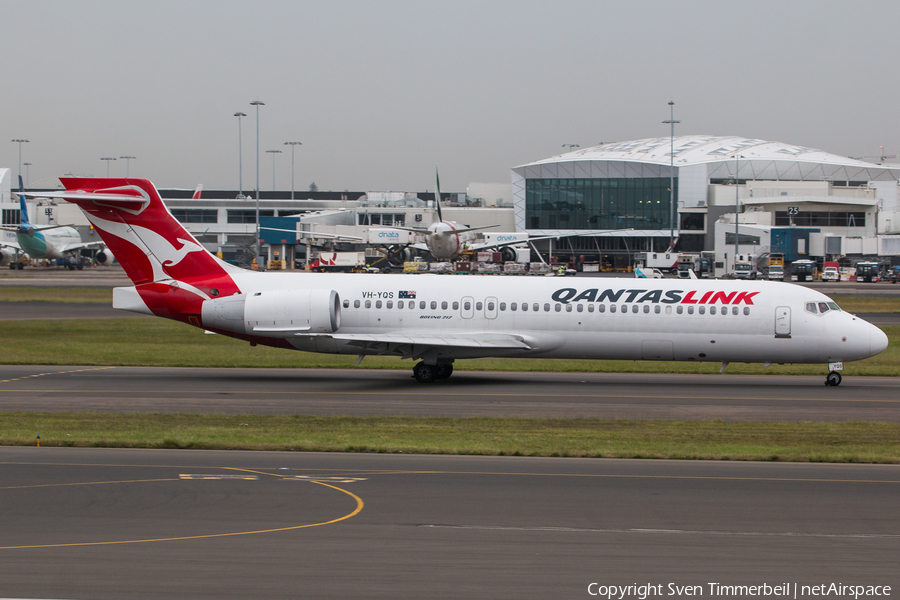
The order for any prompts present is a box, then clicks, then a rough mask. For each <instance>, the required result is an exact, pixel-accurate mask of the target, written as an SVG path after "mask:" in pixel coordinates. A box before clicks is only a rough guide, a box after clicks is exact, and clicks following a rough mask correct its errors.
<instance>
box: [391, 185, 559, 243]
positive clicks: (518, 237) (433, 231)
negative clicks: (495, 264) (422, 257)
mask: <svg viewBox="0 0 900 600" xmlns="http://www.w3.org/2000/svg"><path fill="white" fill-rule="evenodd" d="M435 181H436V183H437V186H436V188H435V189H436V192H435V195H434V207H435V210H436V212H437V220H436V221H434V222H433V223H431V224H430V225H429V226H428V227H400V226H396V225H391V226H386V227H385V228H386V229H399V230H401V231H410V232H412V233H417V234H420V235H422V236H423V237H424V238H425V241H424V242H422V243H416V244H410V245H409V247H410V248H415V249H417V250H423V251H427V252H430V253H431V255H432V256H433V257H434V258H436V259H437V260H439V261H452V260H455V259H456V258H457V257H458V256H459V255H460V253H462V252H465V251H471V252H480V251H483V250H497V249H500V250H501V251H503V252H504V257H503V258H504V261H514V260H515V258H516V253H515V251H514V250H512V249H511V248H510V249H509V250H507V247H509V246H517V245H519V244H522V243H525V242H529V241H537V240H544V239H547V238H548V237H555V236H544V237H529V236H528V235H523V234H515V233H509V234H499V235H497V236H496V239H495V240H494V241H490V242H476V241H475V238H473V237H472V236H471V235H470V234H471V232H473V231H481V230H484V229H493V228H494V227H497V225H484V226H482V227H468V226H465V225H460V224H459V223H457V222H456V221H445V220H444V217H443V215H442V214H441V179H440V176H439V175H438V174H437V171H435ZM406 258H410V259H411V254H410V255H407V256H406Z"/></svg>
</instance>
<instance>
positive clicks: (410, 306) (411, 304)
mask: <svg viewBox="0 0 900 600" xmlns="http://www.w3.org/2000/svg"><path fill="white" fill-rule="evenodd" d="M422 304H424V302H423V303H422ZM415 308H416V303H415V302H410V303H409V310H413V309H415Z"/></svg>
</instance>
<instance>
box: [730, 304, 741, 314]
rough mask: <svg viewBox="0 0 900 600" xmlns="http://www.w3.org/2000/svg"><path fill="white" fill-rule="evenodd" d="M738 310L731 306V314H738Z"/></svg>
mask: <svg viewBox="0 0 900 600" xmlns="http://www.w3.org/2000/svg"><path fill="white" fill-rule="evenodd" d="M738 312H740V311H739V310H738V307H737V306H732V307H731V314H733V315H736V314H738Z"/></svg>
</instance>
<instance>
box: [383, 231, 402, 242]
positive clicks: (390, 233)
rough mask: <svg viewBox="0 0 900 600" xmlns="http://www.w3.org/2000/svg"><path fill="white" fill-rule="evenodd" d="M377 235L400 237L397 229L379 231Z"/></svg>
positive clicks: (394, 238)
mask: <svg viewBox="0 0 900 600" xmlns="http://www.w3.org/2000/svg"><path fill="white" fill-rule="evenodd" d="M378 237H379V238H381V239H385V238H389V239H392V240H397V239H400V233H399V232H397V231H379V232H378Z"/></svg>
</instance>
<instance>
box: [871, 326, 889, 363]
mask: <svg viewBox="0 0 900 600" xmlns="http://www.w3.org/2000/svg"><path fill="white" fill-rule="evenodd" d="M869 327H870V329H869V351H870V352H871V353H872V356H875V355H876V354H880V353H882V352H884V351H885V349H886V348H887V347H888V336H887V335H886V334H885V333H884V332H883V331H882V330H880V329H878V328H877V327H875V326H874V325H870V326H869Z"/></svg>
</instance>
